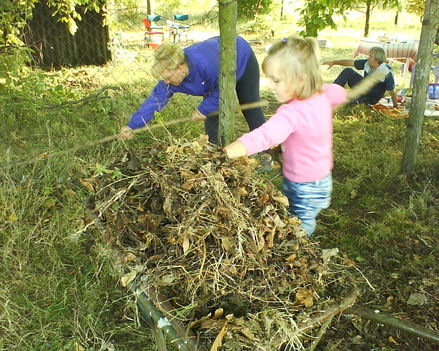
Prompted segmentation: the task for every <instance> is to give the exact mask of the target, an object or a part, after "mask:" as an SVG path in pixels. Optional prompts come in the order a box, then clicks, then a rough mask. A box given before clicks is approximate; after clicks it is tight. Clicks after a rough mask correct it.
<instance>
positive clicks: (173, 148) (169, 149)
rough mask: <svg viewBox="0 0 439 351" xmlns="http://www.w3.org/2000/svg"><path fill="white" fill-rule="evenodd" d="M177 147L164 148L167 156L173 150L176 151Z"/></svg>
mask: <svg viewBox="0 0 439 351" xmlns="http://www.w3.org/2000/svg"><path fill="white" fill-rule="evenodd" d="M177 148H178V147H177V146H176V145H169V146H168V147H167V148H166V151H165V152H166V153H167V154H170V153H171V152H174V151H175V150H177Z"/></svg>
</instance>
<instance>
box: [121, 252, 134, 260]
mask: <svg viewBox="0 0 439 351" xmlns="http://www.w3.org/2000/svg"><path fill="white" fill-rule="evenodd" d="M136 258H137V256H136V255H134V254H133V253H132V252H128V253H127V254H126V255H125V257H124V261H125V262H134V261H135V260H136Z"/></svg>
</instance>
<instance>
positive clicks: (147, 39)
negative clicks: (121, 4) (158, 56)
mask: <svg viewBox="0 0 439 351" xmlns="http://www.w3.org/2000/svg"><path fill="white" fill-rule="evenodd" d="M142 21H143V24H144V25H145V34H144V43H145V47H149V48H151V49H157V47H158V44H159V43H157V42H156V41H154V39H153V35H160V36H161V41H162V42H163V41H164V40H165V33H164V32H162V31H160V30H158V29H162V28H163V27H161V26H151V21H150V20H149V19H148V18H144V19H143V20H142Z"/></svg>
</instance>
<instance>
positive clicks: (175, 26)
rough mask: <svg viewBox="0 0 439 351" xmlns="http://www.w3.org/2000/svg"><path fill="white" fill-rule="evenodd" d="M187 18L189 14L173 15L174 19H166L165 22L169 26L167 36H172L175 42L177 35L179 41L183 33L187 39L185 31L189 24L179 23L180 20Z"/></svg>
mask: <svg viewBox="0 0 439 351" xmlns="http://www.w3.org/2000/svg"><path fill="white" fill-rule="evenodd" d="M188 19H189V15H174V20H173V21H171V20H167V21H166V24H167V26H168V27H169V37H170V38H172V40H173V42H174V43H175V42H176V40H177V37H178V42H180V41H181V35H182V34H184V35H185V36H186V41H187V31H188V30H189V28H190V26H189V25H188V24H183V23H181V22H182V21H187V20H188Z"/></svg>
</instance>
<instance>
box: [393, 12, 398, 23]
mask: <svg viewBox="0 0 439 351" xmlns="http://www.w3.org/2000/svg"><path fill="white" fill-rule="evenodd" d="M398 15H399V11H398V10H397V11H396V13H395V21H394V22H393V24H394V25H395V26H397V25H398Z"/></svg>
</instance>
